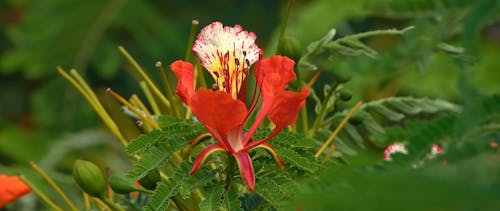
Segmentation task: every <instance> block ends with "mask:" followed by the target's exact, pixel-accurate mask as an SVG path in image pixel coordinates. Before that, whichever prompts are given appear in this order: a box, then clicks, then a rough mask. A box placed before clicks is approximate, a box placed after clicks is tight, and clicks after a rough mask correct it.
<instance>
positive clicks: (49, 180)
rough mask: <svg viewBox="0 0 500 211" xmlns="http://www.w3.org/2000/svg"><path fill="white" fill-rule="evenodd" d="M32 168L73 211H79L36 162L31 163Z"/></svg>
mask: <svg viewBox="0 0 500 211" xmlns="http://www.w3.org/2000/svg"><path fill="white" fill-rule="evenodd" d="M30 165H31V168H33V169H34V170H35V171H36V172H37V173H38V174H39V175H40V176H42V178H43V179H44V180H45V181H46V182H47V183H49V185H50V187H52V189H54V190H55V191H56V193H57V194H58V195H59V196H60V197H61V198H62V199H63V201H64V202H66V204H67V205H68V206H69V207H70V209H71V210H78V209H77V208H76V206H75V205H74V204H73V202H71V200H69V198H68V196H66V194H65V193H64V192H63V191H62V190H61V188H60V187H59V186H58V185H57V184H56V183H55V182H54V180H53V179H52V178H51V177H50V176H49V175H48V174H47V173H45V171H44V170H43V169H41V168H40V167H38V165H36V164H35V163H34V162H30Z"/></svg>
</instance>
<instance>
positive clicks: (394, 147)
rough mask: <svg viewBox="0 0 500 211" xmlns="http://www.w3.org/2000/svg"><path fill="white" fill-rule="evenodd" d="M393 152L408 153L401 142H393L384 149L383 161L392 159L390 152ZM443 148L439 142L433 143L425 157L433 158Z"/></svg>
mask: <svg viewBox="0 0 500 211" xmlns="http://www.w3.org/2000/svg"><path fill="white" fill-rule="evenodd" d="M395 153H401V154H405V155H406V154H408V150H407V149H406V146H405V145H404V144H403V143H394V144H391V145H389V146H388V147H387V148H385V150H384V160H385V161H392V157H391V155H392V154H395ZM443 153H444V152H443V149H441V146H439V144H433V145H432V148H431V151H430V152H429V154H427V157H428V158H429V159H433V158H434V157H436V155H438V154H443Z"/></svg>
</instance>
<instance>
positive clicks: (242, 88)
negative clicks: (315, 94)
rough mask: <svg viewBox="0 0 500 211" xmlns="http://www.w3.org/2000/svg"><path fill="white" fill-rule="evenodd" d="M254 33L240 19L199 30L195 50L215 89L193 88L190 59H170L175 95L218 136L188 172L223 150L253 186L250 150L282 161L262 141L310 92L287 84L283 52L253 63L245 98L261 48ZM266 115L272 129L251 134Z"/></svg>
mask: <svg viewBox="0 0 500 211" xmlns="http://www.w3.org/2000/svg"><path fill="white" fill-rule="evenodd" d="M255 38H256V36H255V34H253V33H251V32H247V31H243V30H242V28H241V26H239V25H236V26H234V27H227V26H226V27H223V26H222V24H221V23H220V22H214V23H212V24H210V25H208V26H206V27H205V28H203V29H202V30H201V33H200V34H199V35H198V38H197V40H196V42H195V44H194V46H193V51H194V53H195V54H196V55H197V56H198V57H199V58H200V61H201V64H202V65H203V66H204V67H205V68H206V69H207V70H208V71H209V72H210V74H211V75H212V76H213V78H214V80H215V82H216V88H217V90H215V91H213V90H208V89H205V88H200V89H198V90H197V91H196V92H195V91H194V77H193V75H194V74H193V66H192V65H191V64H190V63H187V62H184V61H180V60H179V61H175V62H174V63H172V64H171V65H170V67H171V69H172V70H173V71H174V73H175V75H176V76H177V78H178V83H177V88H176V93H177V95H179V97H180V98H181V99H182V100H183V101H184V103H185V104H186V105H187V106H188V107H189V108H191V110H192V111H193V113H194V115H195V116H196V117H197V118H198V120H199V121H200V122H201V123H202V124H203V125H204V126H205V128H206V129H207V130H208V131H209V132H210V133H211V134H212V136H213V137H214V139H215V140H217V142H218V143H217V144H213V145H210V146H208V147H206V148H205V149H203V150H202V151H201V153H200V154H199V155H198V157H197V158H196V159H195V161H194V165H193V168H192V169H191V174H194V173H195V172H196V171H197V170H198V169H199V167H200V166H201V165H202V163H203V162H204V161H205V159H206V158H207V157H208V156H209V155H210V154H211V153H213V152H215V151H225V152H226V153H228V154H230V155H232V156H234V158H235V159H236V161H237V163H238V166H239V169H240V174H241V176H242V177H243V180H244V181H245V183H246V184H247V186H248V187H249V188H250V189H251V190H253V189H254V186H255V176H254V170H253V166H252V161H251V158H250V156H249V154H248V151H250V150H252V149H254V148H258V147H260V148H264V149H266V150H268V151H269V152H270V153H271V154H272V156H273V157H274V159H275V160H276V162H277V163H278V164H279V165H281V166H284V163H283V162H282V161H281V160H280V158H279V157H278V155H277V153H276V151H275V150H274V149H273V148H272V147H271V146H270V145H268V144H267V143H266V142H267V141H269V140H270V139H272V138H273V137H275V136H276V135H278V133H279V132H280V131H281V130H282V129H284V128H286V127H287V126H288V125H290V124H292V123H293V122H294V121H295V120H296V119H297V115H298V112H299V110H300V108H301V107H302V106H303V105H304V103H305V99H306V98H307V96H308V95H309V90H308V89H306V88H304V89H302V91H301V92H300V93H295V92H291V91H287V90H285V87H286V85H287V84H288V83H289V82H290V81H292V80H293V79H294V78H295V73H294V72H293V66H294V64H295V63H294V61H293V60H291V59H289V58H287V57H283V56H272V57H270V58H268V59H262V60H260V61H259V62H258V63H257V65H256V67H255V70H254V75H255V77H256V80H257V87H258V90H257V89H256V90H255V91H254V93H253V98H252V100H251V102H250V103H249V105H246V104H245V99H246V88H247V87H246V85H247V77H248V74H249V69H250V66H251V65H252V64H253V63H255V62H257V60H259V58H260V56H261V54H262V50H261V49H260V48H259V47H258V46H257V45H256V44H255ZM259 101H262V104H261V106H260V110H259V111H258V113H257V115H256V119H255V122H253V123H252V125H251V126H250V128H249V129H248V131H246V132H245V131H244V130H243V125H244V124H245V123H246V121H247V119H248V116H249V115H250V114H251V113H252V112H254V109H255V108H256V107H257V104H258V102H259ZM256 112H257V111H256ZM266 116H267V118H268V119H269V120H270V121H271V122H273V123H274V124H275V125H276V127H275V129H274V131H273V132H272V133H271V135H269V137H267V138H264V139H262V140H253V139H252V137H253V135H254V134H255V132H256V131H257V128H258V127H259V126H260V124H261V123H262V121H263V120H264V119H265V117H266Z"/></svg>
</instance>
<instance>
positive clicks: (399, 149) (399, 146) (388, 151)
mask: <svg viewBox="0 0 500 211" xmlns="http://www.w3.org/2000/svg"><path fill="white" fill-rule="evenodd" d="M395 153H402V154H405V155H406V154H408V150H407V149H406V146H405V145H404V144H403V143H394V144H391V145H389V146H388V147H387V148H385V150H384V160H385V161H391V160H392V157H391V155H392V154H395Z"/></svg>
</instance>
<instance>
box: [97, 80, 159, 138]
mask: <svg viewBox="0 0 500 211" xmlns="http://www.w3.org/2000/svg"><path fill="white" fill-rule="evenodd" d="M106 92H107V93H108V94H110V95H111V96H112V97H114V98H115V99H116V100H118V101H119V102H120V103H122V104H123V105H125V106H127V108H128V109H130V111H132V112H134V114H135V115H137V116H138V117H139V118H141V119H142V120H143V121H144V122H145V123H147V124H148V125H149V126H151V127H153V128H154V129H158V130H159V129H160V126H159V125H158V124H157V123H156V122H155V121H154V120H153V119H151V118H148V117H147V116H146V115H144V114H143V113H142V112H141V111H139V110H138V109H137V108H136V107H135V106H134V105H132V104H130V103H129V102H128V101H127V100H125V99H124V98H123V97H122V96H120V95H118V94H116V93H115V92H113V90H111V89H110V88H108V89H107V90H106Z"/></svg>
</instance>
